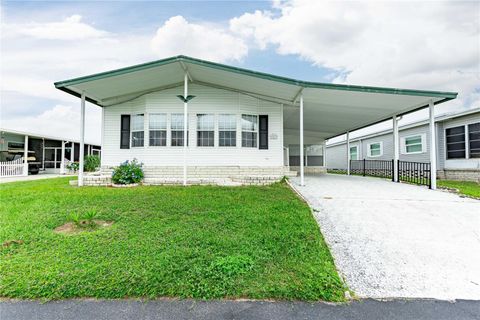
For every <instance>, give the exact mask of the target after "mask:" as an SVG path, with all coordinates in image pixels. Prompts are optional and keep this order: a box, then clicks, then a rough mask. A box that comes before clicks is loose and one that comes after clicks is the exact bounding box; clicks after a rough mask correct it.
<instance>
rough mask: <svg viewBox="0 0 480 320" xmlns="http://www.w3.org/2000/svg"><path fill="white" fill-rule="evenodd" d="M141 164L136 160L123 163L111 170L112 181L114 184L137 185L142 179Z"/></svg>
mask: <svg viewBox="0 0 480 320" xmlns="http://www.w3.org/2000/svg"><path fill="white" fill-rule="evenodd" d="M142 166H143V163H139V162H138V161H137V159H133V160H132V161H130V162H129V161H128V160H127V161H125V162H123V163H121V164H120V166H118V167H116V168H114V169H113V172H112V181H113V183H116V184H131V183H138V182H140V181H142V179H143V169H142Z"/></svg>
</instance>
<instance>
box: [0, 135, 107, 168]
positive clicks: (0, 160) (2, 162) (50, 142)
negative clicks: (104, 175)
mask: <svg viewBox="0 0 480 320" xmlns="http://www.w3.org/2000/svg"><path fill="white" fill-rule="evenodd" d="M25 145H27V148H26V149H25ZM100 152H101V147H100V146H99V145H97V144H93V143H85V144H84V154H85V155H87V154H88V155H89V154H92V155H98V156H100ZM26 155H27V156H26ZM62 155H63V157H62ZM25 157H26V158H27V159H28V170H26V171H25V170H24V166H25V162H24V161H23V160H24V159H25ZM79 157H80V142H79V141H73V140H71V139H65V138H61V137H52V136H46V135H43V134H38V133H32V132H24V131H18V130H12V129H6V128H3V129H2V128H0V177H3V176H12V175H27V173H29V174H37V173H39V172H40V173H41V172H51V173H63V172H65V168H66V164H67V163H68V162H79ZM62 159H63V161H62ZM13 162H15V163H18V165H17V164H13ZM2 166H4V167H8V168H9V169H12V170H1V167H2ZM15 167H17V168H15Z"/></svg>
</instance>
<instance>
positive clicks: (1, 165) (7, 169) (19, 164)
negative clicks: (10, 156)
mask: <svg viewBox="0 0 480 320" xmlns="http://www.w3.org/2000/svg"><path fill="white" fill-rule="evenodd" d="M21 175H23V158H19V159H17V160H13V161H2V162H0V177H14V176H21Z"/></svg>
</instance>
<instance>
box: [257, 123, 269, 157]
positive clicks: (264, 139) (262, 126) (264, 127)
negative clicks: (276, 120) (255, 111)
mask: <svg viewBox="0 0 480 320" xmlns="http://www.w3.org/2000/svg"><path fill="white" fill-rule="evenodd" d="M258 119H259V122H260V123H259V136H260V142H259V144H258V148H259V149H268V115H261V116H259V117H258Z"/></svg>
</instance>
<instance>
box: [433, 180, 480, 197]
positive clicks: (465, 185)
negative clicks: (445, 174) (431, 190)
mask: <svg viewBox="0 0 480 320" xmlns="http://www.w3.org/2000/svg"><path fill="white" fill-rule="evenodd" d="M437 186H438V187H441V188H447V189H455V190H457V192H458V193H460V194H463V195H466V196H469V197H473V198H477V199H480V183H477V182H473V181H454V180H437Z"/></svg>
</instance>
